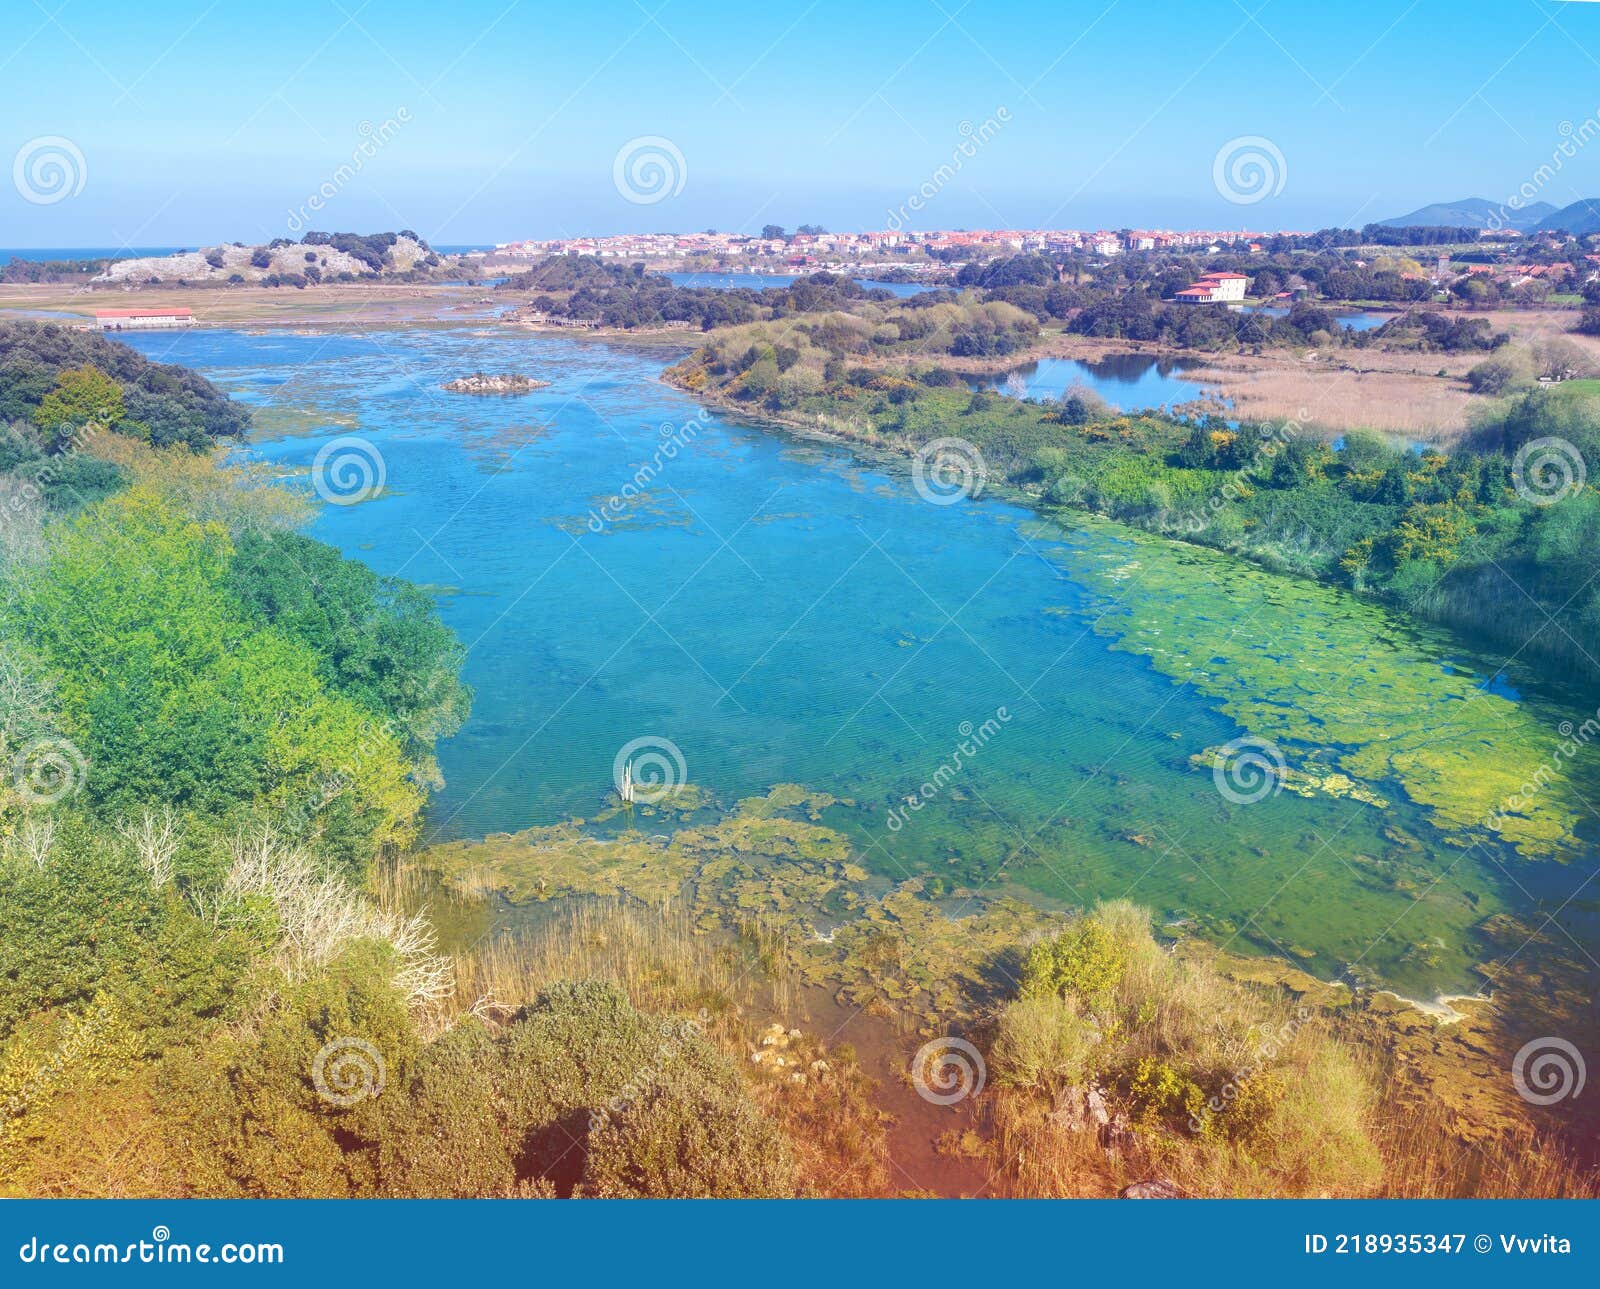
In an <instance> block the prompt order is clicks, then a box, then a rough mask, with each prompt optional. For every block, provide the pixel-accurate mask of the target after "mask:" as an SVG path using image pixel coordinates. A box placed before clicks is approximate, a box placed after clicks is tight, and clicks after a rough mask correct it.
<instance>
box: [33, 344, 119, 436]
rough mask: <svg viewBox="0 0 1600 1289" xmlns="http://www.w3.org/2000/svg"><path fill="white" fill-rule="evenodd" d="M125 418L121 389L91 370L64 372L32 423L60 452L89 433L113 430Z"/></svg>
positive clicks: (36, 412)
mask: <svg viewBox="0 0 1600 1289" xmlns="http://www.w3.org/2000/svg"><path fill="white" fill-rule="evenodd" d="M122 417H123V402H122V387H121V386H120V385H118V384H117V382H116V381H114V380H112V379H111V377H109V376H107V375H106V374H105V373H103V372H101V371H99V370H98V369H96V368H94V367H90V366H87V365H85V366H83V367H74V368H72V369H71V370H70V371H64V372H62V373H61V375H60V376H59V377H58V378H57V380H56V386H55V388H54V389H53V390H51V391H50V392H49V393H48V394H46V395H45V397H44V400H43V401H42V402H41V403H40V404H39V406H38V407H37V408H35V409H34V413H33V423H34V424H35V425H36V426H38V427H39V432H40V433H41V434H42V435H43V436H44V439H45V442H46V443H48V444H49V445H50V447H51V448H53V449H54V450H56V451H57V452H60V451H63V450H64V449H66V448H68V447H70V446H72V444H73V443H74V441H75V440H76V439H78V438H79V436H81V435H82V434H84V433H85V432H86V431H96V430H110V429H112V428H114V427H115V426H116V425H117V424H118V423H119V422H120V421H121V420H122Z"/></svg>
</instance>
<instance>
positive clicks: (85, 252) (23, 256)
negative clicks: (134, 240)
mask: <svg viewBox="0 0 1600 1289" xmlns="http://www.w3.org/2000/svg"><path fill="white" fill-rule="evenodd" d="M189 249H191V248H189V247H186V246H66V247H60V246H45V247H41V246H0V264H3V263H6V262H7V261H10V260H13V259H18V260H32V261H34V262H36V263H40V262H43V261H45V260H104V259H113V260H115V259H140V258H142V257H144V256H146V255H176V254H177V253H178V252H179V251H184V250H189Z"/></svg>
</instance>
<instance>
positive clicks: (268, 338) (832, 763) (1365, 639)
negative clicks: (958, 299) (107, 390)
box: [126, 328, 1594, 997]
mask: <svg viewBox="0 0 1600 1289" xmlns="http://www.w3.org/2000/svg"><path fill="white" fill-rule="evenodd" d="M126 339H127V342H128V343H130V344H133V345H135V346H136V347H137V348H139V349H140V350H142V351H143V352H145V353H146V354H147V355H149V356H150V357H152V358H155V359H158V360H161V361H169V362H178V363H184V364H187V365H190V366H193V367H196V368H198V369H199V370H200V371H202V372H204V373H205V374H206V375H208V376H209V377H210V378H212V379H213V380H214V381H216V382H217V383H218V384H219V385H221V386H222V387H223V388H225V389H227V390H228V391H229V392H231V393H232V394H234V395H235V396H237V397H239V398H241V399H243V400H245V401H247V402H249V403H251V404H252V405H254V406H255V407H256V408H257V431H256V437H255V441H254V443H253V444H252V447H251V449H250V450H251V451H252V452H253V453H254V454H256V455H257V456H259V457H260V458H262V459H265V460H266V461H269V462H272V463H275V464H277V465H280V466H281V467H282V468H283V470H284V472H285V474H286V476H291V477H295V478H301V479H304V478H307V476H308V475H309V472H310V469H311V467H312V465H313V462H314V461H315V459H316V457H317V455H318V453H319V451H322V450H323V449H325V448H327V447H328V445H330V444H333V443H334V442H335V441H336V440H340V439H349V438H351V437H357V438H360V439H362V440H364V441H365V442H366V443H367V444H369V445H370V447H371V449H372V450H373V452H374V458H375V459H376V458H381V461H382V470H383V475H384V487H383V490H382V492H381V493H379V494H378V495H376V496H375V497H374V498H372V499H369V500H365V501H362V502H361V503H360V504H353V505H327V506H324V507H323V508H322V510H321V511H320V513H319V515H318V517H317V519H316V520H315V521H314V523H313V525H312V528H311V532H312V534H313V535H314V536H316V537H319V538H321V539H322V540H325V541H328V542H330V543H332V544H334V545H335V546H337V547H339V548H340V549H341V550H343V551H344V552H345V553H347V554H348V555H350V556H352V557H354V558H358V559H361V560H364V561H365V562H367V563H368V564H370V565H371V566H372V567H373V568H375V569H377V570H378V571H380V572H383V573H390V574H398V575H401V576H404V577H407V578H409V579H411V580H413V581H416V582H419V583H423V584H426V585H428V586H430V587H432V588H434V589H435V590H436V591H437V593H438V595H439V597H440V605H441V610H442V612H443V615H444V617H445V619H446V620H447V621H448V622H449V624H450V625H451V626H452V627H453V628H454V629H455V630H456V631H457V632H458V633H459V635H460V637H461V639H462V641H463V642H464V643H465V645H466V646H467V649H468V653H467V663H466V678H467V680H468V681H469V682H470V683H471V685H472V686H473V687H474V689H475V690H476V693H477V698H476V703H475V706H474V710H473V715H472V717H471V719H470V720H469V722H468V723H467V725H466V726H465V727H464V728H463V729H462V731H461V732H460V733H459V734H458V735H456V736H455V737H454V738H452V739H450V740H448V741H447V742H446V743H444V744H443V745H442V746H441V748H440V762H441V765H442V769H443V771H444V775H445V778H446V784H445V787H444V788H443V790H442V791H441V792H439V793H438V794H437V797H436V799H435V802H434V804H433V806H432V808H431V812H430V816H429V821H428V832H429V835H430V836H432V837H436V838H440V839H452V838H459V837H479V836H483V835H485V834H487V833H489V832H493V831H512V830H516V829H519V828H524V827H528V826H531V825H536V824H548V823H554V822H557V821H559V820H562V819H566V818H571V817H575V816H592V815H594V814H595V813H596V812H597V811H598V810H599V809H600V808H601V807H602V806H603V805H604V803H605V801H606V799H607V797H608V795H609V794H610V793H611V792H612V790H613V768H614V764H615V762H616V758H617V755H618V753H619V751H620V750H621V749H622V748H624V747H625V746H626V745H628V744H630V743H633V742H634V741H635V740H647V741H648V744H649V746H652V747H655V748H657V749H662V748H667V747H668V746H669V745H670V751H669V752H668V755H669V758H670V757H672V756H676V757H679V758H681V765H682V767H683V770H684V772H685V773H686V775H687V778H688V780H689V781H690V782H692V783H694V784H695V785H698V786H699V787H700V788H702V789H704V790H705V791H706V792H708V793H709V794H711V795H712V796H713V797H714V798H715V799H716V800H717V801H718V802H721V803H724V804H732V803H734V802H736V801H738V800H739V799H741V798H743V797H746V796H751V795H755V794H759V793H763V792H765V791H767V790H768V789H769V788H770V787H771V786H772V785H774V784H776V783H800V784H804V785H806V786H807V787H808V788H811V789H813V790H815V791H820V792H825V793H828V794H831V795H832V796H833V797H835V798H838V803H837V804H835V805H833V806H831V807H830V808H828V809H827V810H826V811H825V812H824V819H825V821H826V822H828V823H829V824H831V825H833V826H835V827H838V828H840V829H841V830H843V831H845V832H846V833H848V834H849V836H850V837H851V839H852V842H853V844H854V846H855V849H856V851H857V854H858V857H859V862H861V863H862V864H863V865H864V866H865V867H867V868H869V869H870V870H872V871H874V872H877V873H880V874H882V875H884V876H885V877H888V878H893V879H895V880H900V879H903V878H904V877H906V876H908V875H911V874H925V875H927V876H928V878H929V881H930V883H931V884H932V889H933V890H934V891H935V892H936V893H937V892H939V891H941V890H943V891H952V892H953V891H961V890H965V891H977V892H981V893H983V894H985V895H992V894H997V893H1002V892H1004V893H1010V894H1021V895H1024V896H1025V897H1026V898H1029V899H1034V900H1040V901H1044V902H1046V903H1049V904H1052V905H1060V906H1076V905H1083V904H1087V903H1089V902H1092V901H1094V900H1098V899H1105V898H1119V897H1126V898H1129V899H1133V900H1136V901H1138V902H1141V903H1143V904H1146V905H1149V906H1150V907H1151V908H1153V909H1154V910H1155V911H1156V913H1157V915H1158V917H1159V918H1160V919H1161V920H1170V921H1174V922H1181V923H1184V924H1186V925H1189V926H1191V927H1194V928H1195V929H1197V930H1199V931H1200V932H1202V933H1204V934H1206V935H1209V936H1210V937H1212V938H1213V939H1215V940H1216V941H1218V942H1219V943H1224V944H1227V945H1229V946H1231V947H1232V948H1235V949H1241V950H1244V949H1248V950H1253V951H1259V952H1268V953H1276V954H1282V955H1284V956H1286V957H1288V958H1291V959H1293V960H1296V961H1299V962H1301V963H1302V964H1304V965H1305V966H1307V967H1308V968H1310V969H1311V970H1313V971H1316V972H1317V973H1318V974H1320V975H1323V976H1325V977H1326V976H1332V975H1334V974H1336V973H1339V972H1350V973H1352V974H1355V975H1358V976H1361V977H1363V978H1366V979H1371V980H1381V981H1383V982H1386V983H1388V984H1391V985H1392V986H1394V987H1396V988H1397V989H1400V990H1402V991H1404V992H1407V993H1410V994H1412V995H1414V996H1419V997H1422V996H1432V995H1434V994H1437V993H1440V992H1449V991H1455V990H1462V989H1471V988H1473V987H1475V985H1476V983H1477V981H1476V977H1475V976H1474V974H1473V971H1472V968H1473V965H1474V964H1475V963H1476V962H1479V961H1481V960H1482V959H1483V957H1484V956H1485V953H1486V946H1485V944H1484V942H1483V940H1482V939H1481V935H1480V928H1481V926H1482V924H1483V923H1484V921H1485V920H1486V919H1489V918H1491V917H1493V916H1494V915H1496V914H1498V913H1502V912H1511V913H1513V914H1516V915H1518V916H1525V917H1527V916H1533V915H1535V914H1541V915H1542V913H1543V912H1545V911H1556V912H1557V913H1558V925H1560V926H1561V927H1562V928H1564V929H1567V930H1568V931H1569V933H1570V934H1572V935H1574V936H1577V937H1579V938H1581V939H1583V940H1584V942H1585V943H1593V940H1592V935H1593V927H1592V925H1590V923H1591V922H1592V919H1593V916H1594V910H1593V908H1592V901H1591V902H1590V903H1588V904H1586V903H1585V901H1584V900H1583V899H1581V898H1579V899H1571V898H1570V897H1572V896H1574V895H1576V894H1578V893H1579V891H1580V890H1581V883H1582V882H1583V881H1584V880H1585V879H1586V878H1587V876H1588V874H1589V872H1591V871H1592V865H1593V859H1594V851H1593V848H1592V846H1591V844H1590V843H1589V842H1588V841H1586V840H1584V839H1583V838H1580V837H1578V836H1577V833H1578V832H1579V831H1581V825H1580V824H1578V823H1577V822H1575V821H1574V820H1573V819H1572V818H1571V817H1570V816H1569V814H1568V813H1566V812H1565V811H1564V810H1563V809H1556V808H1555V806H1552V810H1551V811H1550V812H1548V813H1541V814H1540V815H1539V823H1540V825H1541V828H1540V829H1537V830H1535V829H1533V828H1532V823H1531V822H1530V823H1529V825H1528V827H1529V829H1530V830H1531V831H1532V832H1537V834H1538V835H1537V836H1535V837H1533V838H1532V840H1527V839H1521V840H1523V841H1524V842H1525V844H1523V845H1522V846H1521V848H1520V849H1519V847H1518V844H1517V843H1518V841H1519V839H1517V838H1513V837H1512V836H1511V835H1510V833H1509V832H1507V833H1501V832H1496V831H1493V830H1489V829H1486V828H1484V827H1482V826H1481V825H1480V823H1479V821H1480V820H1481V819H1482V817H1483V815H1484V814H1485V813H1487V811H1486V810H1485V809H1484V808H1483V801H1484V799H1486V798H1489V797H1498V796H1499V795H1501V794H1502V792H1503V790H1504V786H1505V784H1507V783H1510V782H1512V779H1508V778H1507V777H1506V776H1507V775H1512V776H1514V777H1515V776H1520V774H1521V772H1522V770H1521V767H1522V766H1524V765H1536V764H1537V763H1538V761H1539V758H1540V757H1541V756H1542V755H1544V754H1545V750H1546V745H1549V746H1550V747H1552V748H1553V746H1554V745H1555V743H1556V742H1557V741H1558V735H1557V733H1556V730H1557V727H1558V725H1559V723H1560V722H1561V721H1562V720H1567V719H1570V718H1571V717H1572V715H1573V713H1572V710H1571V709H1570V707H1564V706H1563V705H1562V703H1561V701H1559V700H1558V699H1557V698H1556V697H1554V696H1552V695H1548V694H1546V693H1544V692H1543V691H1541V689H1540V687H1539V686H1538V685H1537V684H1536V683H1534V682H1533V680H1532V679H1531V678H1530V677H1527V676H1525V675H1522V674H1519V673H1517V672H1516V671H1515V670H1512V671H1510V672H1505V673H1502V670H1501V668H1500V666H1499V664H1498V660H1495V659H1489V658H1484V657H1481V656H1478V655H1475V654H1473V653H1472V652H1471V651H1470V650H1468V649H1466V648H1465V647H1464V646H1463V645H1462V644H1461V643H1460V642H1458V641H1455V640H1453V639H1451V638H1450V637H1448V636H1445V635H1442V634H1440V633H1436V632H1428V631H1422V630H1419V629H1417V628H1415V627H1414V626H1412V625H1409V624H1407V623H1403V622H1401V621H1399V620H1397V619H1394V618H1392V617H1390V616H1389V615H1386V614H1384V613H1382V612H1381V611H1379V610H1377V609H1374V608H1372V607H1371V606H1366V605H1359V604H1357V603H1356V602H1355V601H1353V600H1352V599H1351V598H1350V597H1348V596H1345V595H1343V594H1341V593H1339V592H1337V591H1334V590H1331V589H1328V588H1323V587H1317V586H1311V585H1309V584H1305V583H1298V582H1295V583H1290V582H1288V581H1287V580H1286V579H1280V578H1274V577H1271V576H1269V575H1266V574H1263V573H1260V572H1259V571H1256V570H1249V569H1245V568H1244V567H1243V566H1241V565H1239V564H1237V563H1236V562H1233V561H1230V560H1227V559H1225V558H1224V557H1221V556H1215V555H1212V554H1210V553H1208V552H1196V551H1194V550H1193V549H1192V548H1187V547H1181V546H1176V545H1174V544H1172V543H1166V542H1161V541H1156V540H1153V539H1150V538H1148V537H1144V536H1142V535H1139V534H1135V533H1132V532H1130V531H1128V530H1126V529H1122V528H1119V527H1117V526H1115V525H1111V524H1108V523H1103V522H1099V521H1078V520H1072V519H1063V520H1062V521H1060V522H1059V523H1057V522H1049V521H1044V520H1041V519H1040V518H1039V517H1037V516H1036V515H1034V514H1032V513H1031V512H1029V511H1028V510H1026V509H1023V508H1022V507H1020V506H1018V505H1015V504H1012V503H1010V502H1008V501H1006V500H1004V499H1001V498H997V497H994V496H981V497H979V498H977V499H975V500H974V499H963V500H960V501H958V502H957V503H956V504H952V505H938V504H930V503H929V502H928V501H926V500H924V499H923V498H922V497H921V496H920V495H919V493H918V491H917V490H916V489H915V488H914V487H913V486H912V481H911V479H910V478H909V476H908V473H907V471H906V470H905V468H904V467H903V466H901V465H899V464H897V463H894V462H884V461H875V460H866V459H862V458H860V457H859V456H857V455H855V454H852V453H851V452H850V451H848V450H846V449H844V448H842V447H839V446H834V445H831V444H824V443H816V442H809V441H803V440H799V439H796V438H793V437H789V436H786V435H784V434H781V433H776V432H773V431H770V430H764V429H761V428H757V427H753V426H749V425H745V424H741V423H738V422H736V421H733V420H730V419H729V418H727V417H724V416H721V415H717V414H712V413H708V412H707V411H706V410H705V409H703V408H701V407H700V406H699V405H697V404H696V403H695V402H694V401H692V400H691V399H690V398H689V397H687V396H686V395H684V394H681V393H679V392H678V391H675V390H673V389H670V388H668V387H666V386H664V385H662V384H661V383H660V382H659V380H658V375H659V372H660V370H661V367H662V365H663V363H664V362H668V361H671V356H670V355H667V356H663V353H662V351H660V350H659V349H658V350H653V351H650V350H635V349H629V348H624V347H618V346H614V345H608V344H603V343H598V342H593V341H584V340H572V339H566V338H562V337H552V336H545V335H538V334H523V333H510V332H507V331H502V330H498V329H488V328H486V329H477V330H474V329H469V328H460V329H418V330H388V331H376V332H373V333H370V334H364V335H360V334H353V333H344V332H339V333H331V334H319V335H304V334H301V335H295V334H288V333H285V332H257V333H245V332H238V331H222V330H197V331H191V332H185V333H172V334H164V335H158V334H152V335H147V336H129V337H127V338H126ZM479 369H483V370H487V371H491V372H516V373H526V374H528V375H532V376H536V377H538V378H540V379H542V380H546V381H549V382H550V384H549V386H548V387H547V388H543V389H540V390H538V391H536V392H535V393H533V394H530V395H526V396H522V397H515V398H481V397H471V396H461V395H451V394H448V393H445V392H443V390H442V389H441V388H440V387H441V386H442V385H443V384H444V383H445V382H446V381H448V380H450V379H452V378H454V377H456V376H459V375H462V374H464V373H467V372H472V371H475V370H479ZM614 498H619V499H620V500H617V501H613V499H614ZM1402 727H1403V728H1402ZM1486 731H1490V733H1486ZM1502 732H1503V733H1502ZM1249 737H1261V738H1264V739H1267V740H1270V741H1271V742H1272V743H1273V745H1274V747H1275V748H1276V747H1282V748H1283V750H1284V752H1285V753H1286V754H1287V757H1288V764H1289V765H1290V766H1292V767H1296V768H1294V769H1292V770H1291V771H1290V772H1289V775H1288V776H1287V785H1288V787H1289V788H1290V789H1291V790H1282V789H1283V787H1284V786H1285V784H1284V783H1283V782H1279V781H1277V780H1274V779H1272V778H1271V777H1269V778H1268V779H1267V780H1266V788H1267V790H1266V791H1265V792H1258V788H1259V786H1260V783H1261V781H1260V780H1259V779H1257V780H1256V781H1254V782H1253V783H1252V781H1251V780H1250V775H1249V773H1248V770H1249V765H1248V763H1246V764H1244V766H1243V770H1242V771H1241V773H1240V774H1239V775H1238V776H1237V778H1235V777H1233V771H1234V769H1236V768H1238V767H1235V766H1233V765H1231V764H1230V765H1229V766H1228V773H1227V774H1224V773H1222V772H1221V767H1222V766H1223V764H1224V760H1225V758H1224V757H1220V756H1218V755H1215V754H1214V751H1213V750H1214V749H1217V748H1219V747H1221V746H1224V745H1228V744H1230V743H1236V742H1237V741H1238V740H1240V739H1244V738H1249ZM1502 739H1503V741H1501V740H1502ZM1507 748H1513V749H1514V751H1515V755H1510V754H1508V753H1507ZM1508 766H1509V767H1510V768H1509V769H1508V768H1507V767H1508ZM1496 767H1499V768H1498V769H1496ZM1302 794H1304V795H1302ZM1258 796H1259V799H1257V797H1258ZM1562 800H1564V798H1560V797H1559V796H1558V797H1557V798H1556V803H1555V804H1556V805H1557V806H1558V805H1560V803H1561V801H1562ZM913 802H916V803H919V804H917V805H913V804H912V803H913ZM1490 805H1491V806H1492V805H1493V802H1492V801H1491V802H1490ZM1541 809H1542V807H1541ZM1532 810H1533V808H1532V807H1529V811H1530V813H1531V812H1532ZM1558 834H1559V836H1558ZM1540 847H1543V848H1545V850H1546V851H1549V852H1550V853H1545V854H1536V853H1535V851H1536V850H1537V849H1539V848H1540ZM1552 848H1553V850H1552ZM1556 852H1559V854H1556ZM1553 855H1554V856H1555V857H1552V856H1553Z"/></svg>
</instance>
